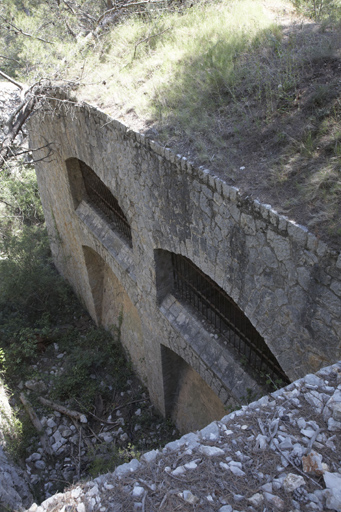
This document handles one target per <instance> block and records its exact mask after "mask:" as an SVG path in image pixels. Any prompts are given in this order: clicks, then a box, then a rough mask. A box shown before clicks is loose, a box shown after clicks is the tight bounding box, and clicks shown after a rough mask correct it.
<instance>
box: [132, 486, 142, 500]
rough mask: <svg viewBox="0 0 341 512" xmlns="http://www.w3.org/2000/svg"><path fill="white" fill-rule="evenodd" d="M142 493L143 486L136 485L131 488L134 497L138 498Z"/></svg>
mask: <svg viewBox="0 0 341 512" xmlns="http://www.w3.org/2000/svg"><path fill="white" fill-rule="evenodd" d="M143 494H144V488H143V487H140V486H138V485H137V486H136V487H134V489H133V496H134V498H140V497H141V496H143Z"/></svg>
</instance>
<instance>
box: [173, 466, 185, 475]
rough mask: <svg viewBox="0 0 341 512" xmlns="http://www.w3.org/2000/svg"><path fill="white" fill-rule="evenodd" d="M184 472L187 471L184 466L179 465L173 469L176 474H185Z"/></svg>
mask: <svg viewBox="0 0 341 512" xmlns="http://www.w3.org/2000/svg"><path fill="white" fill-rule="evenodd" d="M184 473H186V470H185V468H184V467H183V466H178V467H177V468H175V469H174V471H172V475H174V476H177V475H183V474H184Z"/></svg>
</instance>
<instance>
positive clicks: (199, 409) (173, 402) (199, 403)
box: [161, 345, 226, 433]
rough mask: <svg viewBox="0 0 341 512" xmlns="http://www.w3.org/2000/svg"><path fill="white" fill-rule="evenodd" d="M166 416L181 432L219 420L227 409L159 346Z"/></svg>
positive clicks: (188, 368) (183, 364)
mask: <svg viewBox="0 0 341 512" xmlns="http://www.w3.org/2000/svg"><path fill="white" fill-rule="evenodd" d="M161 359H162V373H163V382H164V393H165V406H166V415H167V416H169V417H170V418H171V419H172V420H173V421H174V423H175V424H176V425H177V427H178V428H179V430H180V432H184V433H185V432H191V431H193V430H197V429H201V428H203V427H205V426H206V425H208V424H209V423H211V422H212V421H214V420H220V419H221V418H222V417H223V416H225V414H226V410H225V408H224V406H223V404H222V403H221V401H220V400H219V398H218V397H217V396H216V394H215V393H214V392H213V391H212V389H211V388H210V387H209V386H208V384H206V382H205V381H204V380H203V379H202V378H201V377H200V375H199V374H198V373H197V372H196V371H195V370H193V368H191V366H189V365H188V364H187V363H186V362H185V361H184V360H183V359H182V358H181V357H180V356H178V355H177V354H176V353H175V352H173V351H172V350H170V349H169V348H167V347H165V346H163V345H161Z"/></svg>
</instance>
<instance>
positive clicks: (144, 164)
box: [30, 105, 341, 427]
mask: <svg viewBox="0 0 341 512" xmlns="http://www.w3.org/2000/svg"><path fill="white" fill-rule="evenodd" d="M62 114H63V115H62V116H61V117H58V116H42V117H41V118H39V119H38V117H37V116H35V117H34V122H32V123H31V126H30V136H31V144H32V146H35V147H40V146H43V145H45V144H46V141H53V142H54V147H55V152H54V159H53V161H52V162H48V163H46V162H45V161H44V158H43V157H44V154H43V150H42V151H41V152H40V153H41V154H40V153H39V152H37V164H36V169H37V176H38V182H39V188H40V193H41V196H42V202H43V207H44V211H45V216H46V222H47V226H48V230H49V233H50V235H51V239H52V240H53V244H52V252H53V256H54V259H55V262H56V265H57V267H58V269H59V270H60V271H61V272H62V273H63V274H64V275H65V276H66V277H67V279H68V280H69V281H70V282H71V284H72V286H73V287H74V289H75V290H76V292H77V294H78V295H79V296H81V297H82V299H83V301H84V303H85V305H86V307H87V308H88V310H89V312H90V314H91V315H92V317H93V318H94V319H95V320H96V321H97V322H99V323H101V324H103V325H104V326H105V327H110V326H112V325H113V324H115V325H118V323H119V319H120V318H122V319H123V321H122V325H121V340H122V344H123V346H124V347H125V349H126V350H127V352H128V353H129V354H130V356H131V358H132V364H133V366H134V368H135V369H136V370H137V372H138V374H139V375H140V377H141V378H142V380H143V381H144V382H145V383H146V384H147V386H148V389H149V392H150V395H151V398H152V400H153V402H154V404H155V405H156V406H157V408H158V409H159V410H160V411H162V412H163V413H167V414H171V415H172V412H174V410H173V409H174V407H173V406H174V404H173V405H172V403H170V402H171V400H170V398H169V397H170V396H174V392H175V395H176V394H177V392H178V391H180V389H178V388H177V386H178V387H180V388H181V385H182V382H184V381H183V380H181V379H180V377H179V379H178V381H177V382H175V383H172V382H170V381H167V379H166V377H165V371H166V369H167V368H168V367H169V364H171V365H172V364H173V367H175V366H179V365H176V364H175V363H174V359H173V355H170V354H175V355H174V358H175V356H178V357H179V360H178V361H180V360H181V361H184V362H185V364H186V365H188V366H189V367H191V368H193V369H194V371H195V372H197V374H198V375H199V376H200V378H201V379H202V380H203V381H204V382H205V383H206V384H207V385H208V386H210V387H211V389H212V390H213V391H214V393H216V395H218V396H219V397H221V398H222V397H224V400H225V402H224V403H228V404H230V403H232V402H233V400H234V404H235V405H236V403H237V402H238V401H240V399H241V397H242V396H245V395H246V389H247V388H248V387H250V388H252V389H254V388H255V387H256V385H257V383H256V381H255V379H251V377H250V376H249V374H248V372H246V371H245V369H244V368H243V367H242V365H240V362H238V361H236V358H234V357H233V356H232V355H231V351H230V350H229V347H228V344H226V345H224V344H223V343H221V342H220V341H221V340H217V339H215V338H211V333H210V329H209V328H208V326H206V325H204V324H202V323H201V318H199V319H198V316H197V314H196V313H194V312H193V311H191V312H190V311H189V310H188V308H187V307H186V305H184V304H181V303H179V302H178V301H177V299H176V300H175V303H176V306H177V307H178V310H179V311H178V314H177V315H174V314H173V308H174V305H173V306H172V308H168V307H166V301H167V300H168V298H169V297H170V296H172V297H173V298H174V296H173V289H172V285H171V281H172V278H171V277H170V276H171V275H172V271H171V266H170V265H171V264H170V253H171V252H172V253H176V254H181V255H183V256H184V257H186V258H188V259H189V260H191V261H192V262H193V263H194V264H195V265H196V266H197V267H198V269H200V270H201V271H202V272H203V273H204V274H206V275H207V276H208V277H210V278H211V279H213V280H215V281H216V282H217V284H218V286H220V287H221V288H222V289H223V290H224V291H225V292H226V293H227V294H228V295H229V296H231V298H232V299H233V300H234V301H235V302H236V304H237V305H238V307H240V309H241V310H242V311H243V312H245V313H246V316H247V317H248V319H249V320H250V322H251V324H252V325H253V326H255V327H256V329H257V331H258V332H259V334H260V335H261V336H262V337H263V338H264V340H265V343H266V344H267V345H268V347H270V349H271V351H272V352H273V354H274V355H275V357H276V358H277V360H278V362H279V364H280V366H281V367H282V368H283V370H284V372H285V373H286V374H287V375H288V377H289V378H290V379H295V378H298V377H303V376H304V374H305V373H307V372H312V371H316V370H317V369H318V368H319V367H321V366H322V365H323V364H331V363H333V362H334V360H335V359H338V358H341V348H340V344H339V330H338V329H339V327H338V326H337V321H338V320H339V312H340V310H341V297H340V282H341V276H340V258H339V257H338V258H337V257H336V255H335V254H334V253H332V252H331V251H329V249H328V248H327V247H326V246H325V245H324V244H322V243H321V242H320V241H318V242H317V241H316V240H315V238H314V237H313V236H312V235H310V234H309V233H307V230H306V229H305V228H304V227H302V226H299V225H297V224H295V223H292V222H289V221H288V220H287V219H285V218H283V217H281V216H278V214H277V213H276V212H275V211H274V210H273V209H272V208H271V206H270V205H264V204H261V203H259V202H252V201H243V200H242V198H241V195H240V194H239V191H238V189H236V188H235V187H230V186H228V185H227V184H226V183H224V182H222V181H221V180H218V179H217V178H216V177H215V176H213V175H212V174H211V173H210V172H209V170H207V169H204V168H201V169H196V168H195V167H194V166H192V165H188V162H187V161H186V159H183V158H182V157H180V156H178V155H174V154H173V153H172V152H171V151H170V150H168V149H165V148H162V147H161V146H160V145H159V144H158V143H156V142H154V141H152V140H150V139H148V138H146V137H144V136H143V135H141V134H136V133H134V132H133V131H132V130H128V129H127V128H126V127H125V126H124V125H122V123H120V122H117V121H115V120H113V119H110V118H109V117H108V116H105V115H104V114H103V113H102V112H100V111H98V110H96V109H95V108H92V107H90V106H80V105H77V106H75V107H74V109H72V108H69V107H68V109H66V110H65V112H64V111H63V112H62ZM103 127H104V128H103ZM80 162H84V163H85V164H86V165H88V166H89V167H91V168H92V169H93V171H94V172H95V174H97V176H98V177H99V178H100V179H101V180H102V182H103V183H104V185H105V186H107V187H108V188H109V190H110V191H111V192H112V194H113V195H114V197H115V198H116V199H117V201H118V204H119V205H120V207H121V208H122V211H123V213H124V215H125V216H126V217H127V220H128V223H129V225H130V227H131V228H132V241H131V243H126V241H125V240H124V239H123V238H122V236H121V235H120V233H118V232H117V230H116V228H115V227H113V226H111V225H109V223H107V222H106V221H105V220H104V219H103V217H102V216H101V215H99V213H98V212H97V210H96V209H95V208H93V207H92V206H91V204H90V203H89V201H88V200H87V197H86V194H85V192H84V190H83V189H84V183H83V179H82V176H81V171H80V167H79V166H80ZM47 166H48V172H47ZM82 187H83V189H82ZM82 190H83V191H82ZM307 248H308V251H307ZM167 258H168V259H167ZM326 268H328V269H329V270H328V273H326V271H325V270H324V269H326ZM99 276H101V277H100V278H99ZM103 283H105V286H104V285H103ZM170 309H171V310H170ZM120 315H121V316H120ZM162 347H164V348H162ZM308 347H309V350H308ZM167 350H169V351H171V352H168V353H167ZM170 360H172V361H173V363H169V361H170ZM218 361H219V364H218ZM167 371H168V370H167ZM174 375H178V374H177V373H176V372H175V373H174ZM179 375H180V376H183V372H182V373H181V372H180V373H179ZM166 388H167V389H166ZM173 388H174V389H173ZM203 388H204V386H202V389H203ZM313 391H314V390H311V392H312V394H311V396H310V400H311V402H312V403H313V406H314V407H317V408H319V407H320V405H319V404H317V403H316V401H318V397H314V395H313ZM187 396H190V394H187ZM191 396H192V395H191ZM205 396H206V399H205V400H203V401H202V402H203V410H204V409H205V408H206V405H207V404H210V405H211V402H212V401H211V400H210V398H209V396H210V395H209V393H207V394H206V395H205ZM165 397H166V399H165ZM315 399H316V400H315ZM167 400H168V401H167ZM223 405H224V404H221V403H220V404H219V406H220V407H222V406H223ZM207 410H209V407H208V409H207ZM220 411H221V409H219V408H218V407H217V408H216V410H215V417H216V419H218V418H219V415H220ZM188 413H189V414H190V411H188ZM208 414H209V413H207V417H208ZM331 414H332V413H331ZM211 419H212V418H211V416H210V421H211ZM335 421H337V420H335ZM201 426H202V424H200V426H199V425H198V427H201Z"/></svg>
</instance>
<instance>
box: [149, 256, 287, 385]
mask: <svg viewBox="0 0 341 512" xmlns="http://www.w3.org/2000/svg"><path fill="white" fill-rule="evenodd" d="M156 283H157V292H158V294H157V297H158V300H159V302H162V300H163V298H164V297H165V296H166V295H167V294H168V293H171V294H173V295H174V296H175V297H176V298H177V299H178V300H179V301H180V302H182V303H183V304H184V305H185V306H187V307H188V308H190V312H191V313H193V314H195V315H196V316H197V317H199V318H200V319H201V320H202V321H203V322H204V324H206V325H207V328H208V329H212V330H213V332H215V333H218V334H219V336H217V337H218V338H219V341H220V343H221V344H223V345H224V346H225V347H226V349H227V350H232V351H233V352H234V353H236V354H238V357H239V359H240V360H241V362H242V364H243V365H244V366H245V369H249V370H250V371H251V372H252V371H253V372H256V375H257V374H258V375H259V376H264V377H270V378H271V379H272V380H273V381H276V380H280V381H282V382H283V383H289V382H290V381H289V379H288V377H287V375H286V374H285V373H284V371H283V370H282V368H281V366H280V364H279V363H278V361H277V359H276V357H275V356H274V354H273V353H272V352H271V350H270V348H269V347H268V345H267V344H266V342H265V340H264V338H263V337H262V336H261V335H260V334H259V332H258V331H257V330H256V329H255V327H254V326H253V325H252V323H251V322H250V320H249V319H248V318H247V316H246V315H245V313H244V312H243V311H242V310H241V309H240V308H239V306H238V305H237V304H236V303H235V302H234V301H233V299H232V298H231V297H230V296H229V295H228V294H227V293H226V292H225V291H224V290H223V289H222V288H221V287H220V286H219V285H218V284H217V283H216V282H214V281H213V280H212V279H211V278H210V277H209V276H207V275H206V274H205V273H204V272H202V270H200V269H199V268H198V267H197V266H196V265H195V264H194V263H193V262H192V261H191V260H190V259H188V258H187V257H185V256H182V255H180V254H175V253H171V252H169V251H162V250H158V251H156Z"/></svg>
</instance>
